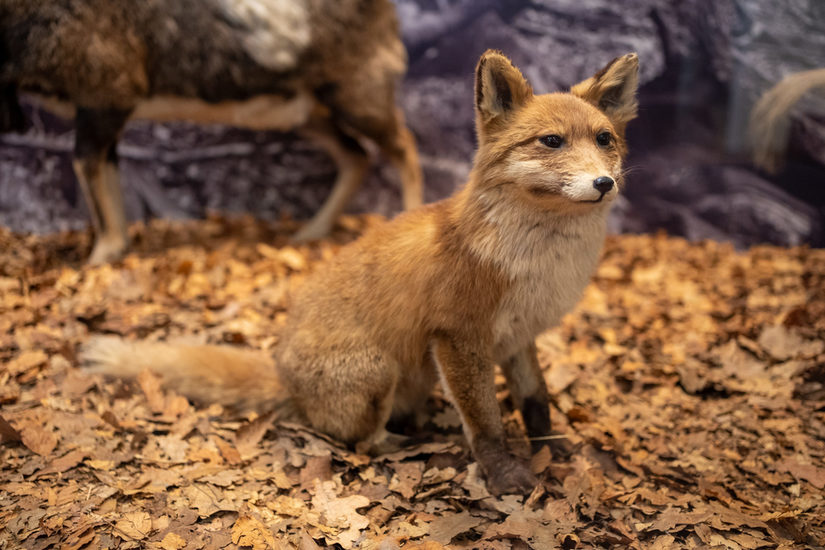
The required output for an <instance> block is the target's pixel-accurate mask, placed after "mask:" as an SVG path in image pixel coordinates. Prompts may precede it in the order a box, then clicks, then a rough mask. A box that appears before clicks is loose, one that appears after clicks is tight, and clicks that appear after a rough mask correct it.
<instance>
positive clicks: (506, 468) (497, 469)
mask: <svg viewBox="0 0 825 550" xmlns="http://www.w3.org/2000/svg"><path fill="white" fill-rule="evenodd" d="M485 472H486V473H487V489H488V490H489V491H490V492H491V493H492V494H494V495H507V494H522V495H524V494H528V493H530V492H531V491H532V490H533V489H534V488H535V486H536V485H537V484H538V479H537V478H536V476H534V475H533V473H532V472H531V471H530V469H529V468H528V467H527V466H526V465H524V464H522V463H521V462H519V461H518V460H516V459H515V458H513V457H511V456H508V457H507V460H501V461H499V462H498V464H491V465H490V466H489V467H488V468H485Z"/></svg>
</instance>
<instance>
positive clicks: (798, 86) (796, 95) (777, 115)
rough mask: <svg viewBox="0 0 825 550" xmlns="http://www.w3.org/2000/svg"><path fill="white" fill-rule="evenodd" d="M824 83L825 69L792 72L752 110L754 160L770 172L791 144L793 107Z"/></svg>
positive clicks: (779, 162) (751, 131)
mask: <svg viewBox="0 0 825 550" xmlns="http://www.w3.org/2000/svg"><path fill="white" fill-rule="evenodd" d="M820 87H825V69H815V70H812V71H803V72H799V73H795V74H792V75H790V76H787V77H785V78H784V79H782V81H781V82H779V84H777V85H776V86H774V87H773V88H771V89H770V90H768V91H767V92H765V93H764V94H763V95H762V98H761V99H760V100H759V102H758V103H757V104H756V106H755V107H754V108H753V111H751V116H750V129H749V134H750V139H751V143H752V144H753V162H754V163H755V164H756V165H757V166H759V167H760V168H763V169H765V170H767V171H769V172H773V171H775V170H776V169H777V168H778V167H779V165H780V164H781V163H782V157H783V155H784V153H785V150H786V148H787V146H788V134H789V133H790V127H791V117H790V114H791V109H792V108H793V106H794V105H795V104H796V102H797V101H799V99H800V98H801V97H802V96H803V95H805V93H806V92H808V91H809V90H812V89H814V88H820Z"/></svg>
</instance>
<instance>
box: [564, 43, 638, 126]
mask: <svg viewBox="0 0 825 550" xmlns="http://www.w3.org/2000/svg"><path fill="white" fill-rule="evenodd" d="M638 88H639V56H638V55H636V54H635V53H629V54H627V55H623V56H621V57H617V58H616V59H614V60H613V61H611V62H610V63H608V64H607V65H606V66H605V67H604V68H603V69H602V70H600V71H599V72H597V73H596V74H595V75H593V76H591V77H590V78H588V79H587V80H585V81H583V82H579V83H578V84H576V85H575V86H573V87H572V88H571V89H570V93H572V94H573V95H576V96H579V97H580V98H582V99H584V100H585V101H587V102H589V103H592V104H593V105H595V106H596V107H598V108H599V109H601V110H602V111H603V112H604V114H606V115H607V118H609V119H610V121H611V122H612V123H613V125H614V126H615V127H616V131H618V132H621V133H624V128H625V126H626V125H627V123H628V122H630V121H631V120H633V119H634V118H636V113H637V111H638V107H639V103H638V101H637V100H636V91H637V89H638Z"/></svg>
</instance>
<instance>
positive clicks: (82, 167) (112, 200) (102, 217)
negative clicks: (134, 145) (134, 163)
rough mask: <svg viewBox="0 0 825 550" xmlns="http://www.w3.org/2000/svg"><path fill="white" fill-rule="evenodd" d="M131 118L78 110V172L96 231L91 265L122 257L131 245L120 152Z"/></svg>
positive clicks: (121, 113) (126, 114) (116, 113)
mask: <svg viewBox="0 0 825 550" xmlns="http://www.w3.org/2000/svg"><path fill="white" fill-rule="evenodd" d="M128 117H129V112H128V111H122V110H114V109H109V110H92V109H84V108H78V109H77V116H76V127H77V128H76V135H75V149H74V170H75V174H76V175H77V179H78V182H79V183H80V187H81V189H82V190H83V194H84V196H85V198H86V204H87V205H88V207H89V212H90V213H91V216H92V223H93V225H94V230H95V244H94V248H93V249H92V254H91V256H90V257H89V263H91V264H100V263H105V262H110V261H112V260H116V259H118V258H120V257H121V256H122V255H123V253H124V252H125V251H126V246H127V244H128V237H127V235H126V213H125V211H124V208H123V192H122V190H121V188H120V182H119V178H118V169H117V151H116V144H117V140H118V136H119V135H120V132H121V130H122V129H123V126H124V125H125V123H126V119H127V118H128Z"/></svg>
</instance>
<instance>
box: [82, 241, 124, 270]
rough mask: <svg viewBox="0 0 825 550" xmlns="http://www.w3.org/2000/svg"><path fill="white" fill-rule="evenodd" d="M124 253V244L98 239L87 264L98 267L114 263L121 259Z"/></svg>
mask: <svg viewBox="0 0 825 550" xmlns="http://www.w3.org/2000/svg"><path fill="white" fill-rule="evenodd" d="M125 252H126V243H125V242H122V241H120V240H117V241H115V240H104V239H100V240H98V241H97V242H96V243H95V246H94V248H92V253H91V254H90V255H89V259H88V260H87V263H88V264H90V265H100V264H106V263H111V262H115V261H117V260H119V259H121V258H122V257H123V254H124V253H125Z"/></svg>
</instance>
